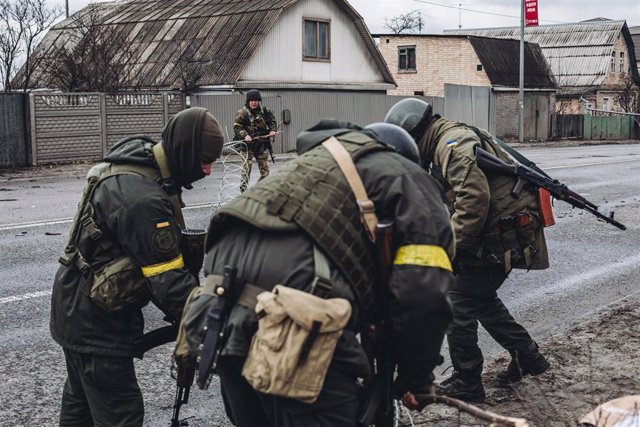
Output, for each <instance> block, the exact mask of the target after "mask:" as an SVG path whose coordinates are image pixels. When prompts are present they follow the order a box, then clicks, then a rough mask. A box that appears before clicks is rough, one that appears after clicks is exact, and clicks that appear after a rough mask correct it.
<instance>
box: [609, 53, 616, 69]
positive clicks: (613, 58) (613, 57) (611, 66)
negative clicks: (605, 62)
mask: <svg viewBox="0 0 640 427" xmlns="http://www.w3.org/2000/svg"><path fill="white" fill-rule="evenodd" d="M609 71H610V72H612V73H615V72H616V51H615V50H614V51H613V52H611V62H610V63H609Z"/></svg>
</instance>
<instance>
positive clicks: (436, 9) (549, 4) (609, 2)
mask: <svg viewBox="0 0 640 427" xmlns="http://www.w3.org/2000/svg"><path fill="white" fill-rule="evenodd" d="M348 1H349V3H351V5H352V6H353V7H354V8H355V9H356V10H357V11H358V12H359V13H360V15H362V17H363V18H364V20H365V22H366V23H367V26H368V27H369V30H370V31H371V32H373V33H381V32H389V30H387V29H386V28H385V19H388V18H391V17H394V16H397V15H399V14H404V13H408V12H411V11H414V10H417V11H420V13H421V15H422V18H423V22H424V29H423V31H422V32H423V33H441V32H442V30H443V29H452V28H458V25H462V28H482V27H497V26H512V25H520V19H519V16H520V1H519V0H348ZM48 2H49V3H50V4H51V5H54V4H60V5H61V6H63V7H64V0H48ZM88 3H89V2H88V1H87V0H69V9H70V13H73V12H75V11H77V10H79V9H81V8H82V7H84V6H86V5H87V4H88ZM460 4H462V5H461V6H460ZM538 10H539V13H538V18H539V20H540V24H541V25H547V24H559V23H567V22H578V21H583V20H585V19H591V18H597V17H604V18H610V19H626V20H627V25H629V26H630V27H631V26H636V25H640V0H538Z"/></svg>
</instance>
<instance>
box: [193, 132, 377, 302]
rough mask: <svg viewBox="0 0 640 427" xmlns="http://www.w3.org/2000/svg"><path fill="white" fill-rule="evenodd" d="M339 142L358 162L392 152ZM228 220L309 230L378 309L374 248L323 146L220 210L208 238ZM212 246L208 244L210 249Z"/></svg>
mask: <svg viewBox="0 0 640 427" xmlns="http://www.w3.org/2000/svg"><path fill="white" fill-rule="evenodd" d="M337 138H338V140H339V141H340V142H342V144H343V146H344V147H345V148H346V149H347V151H348V152H349V153H350V154H351V157H352V158H353V160H354V162H355V161H357V159H358V158H359V157H361V156H363V155H365V154H367V153H369V152H372V151H379V150H388V147H386V146H384V145H383V144H381V143H379V142H377V141H375V140H374V139H372V138H370V137H369V136H367V135H364V134H362V133H358V132H348V133H345V134H342V135H339V136H338V137H337ZM225 216H231V217H235V218H238V219H240V220H243V221H245V222H248V223H250V224H252V225H253V226H255V227H258V228H260V229H263V230H273V231H293V230H297V229H302V230H304V231H305V232H306V233H307V235H308V236H309V237H311V239H312V240H313V241H314V243H315V244H316V245H317V246H318V247H319V248H320V249H321V250H322V252H323V253H324V254H325V255H326V256H327V257H328V258H329V259H330V260H331V261H332V263H333V265H335V266H336V268H338V270H339V271H340V272H341V273H342V275H343V276H344V277H345V278H346V279H347V281H348V282H349V284H350V286H351V287H352V289H353V290H354V292H355V294H356V297H357V298H358V302H359V303H360V305H361V307H363V309H364V310H365V312H366V313H371V312H372V309H373V307H374V293H373V288H372V286H371V284H372V283H373V282H374V280H375V265H374V259H373V251H372V246H371V245H372V243H371V242H370V240H369V238H368V237H367V233H366V231H365V228H364V226H363V224H362V222H361V216H360V211H359V209H358V206H357V204H356V201H355V196H354V195H353V192H352V191H351V187H349V184H348V183H347V180H346V178H345V177H344V175H343V174H342V172H341V170H340V168H339V167H338V164H337V163H336V161H335V160H334V159H333V157H332V156H331V154H329V152H328V151H327V150H326V149H325V148H324V147H322V146H320V145H317V146H315V147H314V148H312V149H311V150H309V151H307V152H305V153H304V154H302V155H300V156H299V157H297V158H296V159H294V160H292V161H290V162H288V163H287V164H285V165H284V166H283V167H282V169H280V171H278V173H276V174H272V175H270V176H269V178H267V179H265V180H263V181H261V182H259V183H258V184H256V185H255V186H254V187H252V188H250V189H249V190H248V191H246V192H244V193H242V194H241V195H240V196H238V197H237V198H235V199H234V200H232V201H231V202H229V203H228V204H227V205H225V206H224V207H222V208H221V209H220V210H218V211H217V212H216V214H215V216H214V217H213V219H212V221H211V224H210V227H209V231H208V233H207V236H208V239H210V238H212V237H213V236H215V235H216V228H217V227H219V226H221V223H222V222H223V219H224V217H225ZM210 243H211V242H207V244H206V247H207V248H208V247H209V246H210Z"/></svg>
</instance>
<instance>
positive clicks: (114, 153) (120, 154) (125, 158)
mask: <svg viewBox="0 0 640 427" xmlns="http://www.w3.org/2000/svg"><path fill="white" fill-rule="evenodd" d="M155 144H156V143H155V141H153V140H152V139H151V138H149V137H148V136H146V135H134V136H131V137H128V138H125V139H123V140H121V141H118V142H117V143H116V144H115V145H114V146H113V147H111V149H110V150H109V152H108V153H107V155H106V156H105V158H104V161H105V162H109V163H116V164H117V163H135V164H139V165H143V166H151V167H156V161H155V158H154V157H153V146H154V145H155Z"/></svg>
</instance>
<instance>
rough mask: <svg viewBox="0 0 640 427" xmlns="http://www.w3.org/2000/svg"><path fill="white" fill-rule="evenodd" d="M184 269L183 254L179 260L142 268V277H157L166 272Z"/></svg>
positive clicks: (175, 259)
mask: <svg viewBox="0 0 640 427" xmlns="http://www.w3.org/2000/svg"><path fill="white" fill-rule="evenodd" d="M182 267H184V260H183V259H182V254H180V255H178V257H177V258H174V259H172V260H171V261H167V262H163V263H160V264H154V265H149V266H147V267H142V275H143V276H144V277H151V276H157V275H158V274H161V273H164V272H165V271H169V270H177V269H178V268H182Z"/></svg>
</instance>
